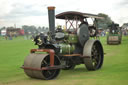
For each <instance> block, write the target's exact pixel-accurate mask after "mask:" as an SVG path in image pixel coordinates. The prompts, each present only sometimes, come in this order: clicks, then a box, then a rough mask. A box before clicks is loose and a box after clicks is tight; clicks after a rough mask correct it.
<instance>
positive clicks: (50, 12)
mask: <svg viewBox="0 0 128 85" xmlns="http://www.w3.org/2000/svg"><path fill="white" fill-rule="evenodd" d="M48 19H49V32H50V33H51V37H52V39H55V7H54V6H50V7H48Z"/></svg>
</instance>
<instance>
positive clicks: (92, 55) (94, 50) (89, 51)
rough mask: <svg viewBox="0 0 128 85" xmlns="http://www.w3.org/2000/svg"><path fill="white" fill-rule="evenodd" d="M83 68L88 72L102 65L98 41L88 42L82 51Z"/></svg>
mask: <svg viewBox="0 0 128 85" xmlns="http://www.w3.org/2000/svg"><path fill="white" fill-rule="evenodd" d="M83 56H85V58H84V63H85V66H86V68H87V69H88V70H97V69H100V68H101V67H102V64H103V58H104V55H103V48H102V45H101V43H100V41H98V40H88V41H87V42H86V43H85V45H84V49H83Z"/></svg>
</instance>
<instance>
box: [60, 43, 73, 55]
mask: <svg viewBox="0 0 128 85" xmlns="http://www.w3.org/2000/svg"><path fill="white" fill-rule="evenodd" d="M60 47H61V49H60V53H61V54H71V53H73V51H74V50H75V46H74V45H70V44H60Z"/></svg>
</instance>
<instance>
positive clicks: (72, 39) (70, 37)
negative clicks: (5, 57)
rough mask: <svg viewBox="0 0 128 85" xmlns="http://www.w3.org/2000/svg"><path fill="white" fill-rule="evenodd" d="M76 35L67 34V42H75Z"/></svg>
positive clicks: (76, 40)
mask: <svg viewBox="0 0 128 85" xmlns="http://www.w3.org/2000/svg"><path fill="white" fill-rule="evenodd" d="M77 42H78V37H77V35H76V34H69V37H68V43H77Z"/></svg>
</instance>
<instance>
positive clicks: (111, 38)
mask: <svg viewBox="0 0 128 85" xmlns="http://www.w3.org/2000/svg"><path fill="white" fill-rule="evenodd" d="M121 40H122V32H121V29H120V27H119V24H115V23H114V22H112V24H111V25H110V26H109V34H108V35H107V44H121Z"/></svg>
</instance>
